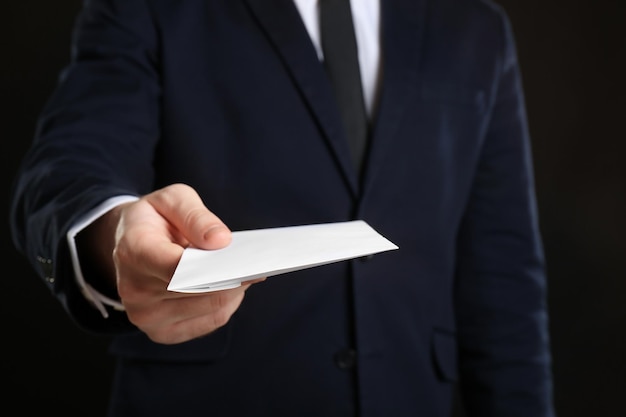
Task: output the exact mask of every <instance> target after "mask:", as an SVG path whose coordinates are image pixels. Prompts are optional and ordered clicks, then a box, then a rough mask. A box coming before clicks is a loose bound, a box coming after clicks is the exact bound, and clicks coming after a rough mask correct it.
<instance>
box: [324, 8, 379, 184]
mask: <svg viewBox="0 0 626 417" xmlns="http://www.w3.org/2000/svg"><path fill="white" fill-rule="evenodd" d="M320 31H321V39H322V51H323V53H324V66H325V67H326V70H327V72H328V75H329V77H330V81H331V83H332V86H333V89H334V91H335V95H336V97H337V103H338V104H339V110H340V112H341V117H342V119H343V124H344V127H345V129H346V134H347V136H348V141H349V146H350V151H351V152H352V158H353V161H354V165H355V167H356V169H357V172H358V173H360V172H361V165H362V162H363V159H364V155H365V151H366V148H367V136H368V121H367V115H366V113H365V103H364V101H363V91H362V85H361V73H360V70H359V60H358V56H357V45H356V37H355V34H354V27H353V24H352V12H351V10H350V0H320Z"/></svg>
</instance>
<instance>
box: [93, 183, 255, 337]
mask: <svg viewBox="0 0 626 417" xmlns="http://www.w3.org/2000/svg"><path fill="white" fill-rule="evenodd" d="M93 226H94V228H93V230H91V231H90V234H91V235H92V236H93V238H92V239H90V241H91V242H93V243H95V242H98V241H99V242H100V245H101V243H102V242H103V240H102V238H103V237H104V238H105V239H106V237H107V236H109V242H110V244H109V245H105V246H104V249H102V252H101V253H100V255H99V259H102V260H104V261H105V262H111V261H112V265H110V266H111V269H113V266H114V271H115V273H114V275H115V277H116V278H115V283H116V286H117V292H118V294H119V297H120V299H121V301H122V304H123V305H124V307H125V309H126V313H127V315H128V319H129V320H130V321H131V322H132V323H133V324H135V325H136V326H137V327H138V328H139V329H141V330H142V331H143V332H145V333H146V334H147V335H148V337H149V338H150V339H151V340H153V341H155V342H158V343H163V344H175V343H181V342H185V341H188V340H191V339H194V338H197V337H201V336H204V335H206V334H209V333H211V332H213V331H214V330H216V329H218V328H219V327H221V326H223V325H225V324H226V323H227V322H228V320H229V319H230V317H231V316H232V314H233V313H234V312H235V311H236V310H237V308H239V305H240V304H241V302H242V300H243V297H244V294H245V291H246V290H247V289H248V288H249V287H250V285H251V284H253V283H256V282H259V281H262V280H263V279H260V280H255V281H251V282H248V283H245V284H243V285H242V286H241V287H238V288H234V289H228V290H222V291H215V292H209V293H201V294H183V293H176V292H171V291H168V290H167V285H168V283H169V281H170V279H171V277H172V275H173V274H174V270H175V269H176V266H177V264H178V262H179V260H180V258H181V256H182V253H183V250H184V248H185V247H188V246H194V247H198V248H201V249H209V250H211V249H220V248H223V247H225V246H227V245H228V244H229V243H230V240H231V232H230V230H229V229H228V227H226V225H224V223H222V221H221V220H220V219H219V218H218V217H217V216H215V215H214V214H213V213H212V212H210V211H209V210H208V209H207V208H206V207H205V206H204V204H203V203H202V201H201V199H200V197H199V195H198V194H197V193H196V191H195V190H194V189H193V188H191V187H189V186H187V185H183V184H174V185H171V186H168V187H165V188H162V189H160V190H157V191H154V192H153V193H150V194H148V195H146V196H144V197H142V198H141V199H139V200H138V201H136V202H132V203H126V204H123V205H121V206H119V207H116V208H115V209H113V210H111V211H110V212H109V213H107V214H106V215H105V216H103V218H101V219H100V220H98V222H96V224H94V225H93ZM90 227H91V226H90ZM96 236H99V237H100V239H97V238H96ZM101 247H102V245H101ZM111 247H112V249H111ZM92 248H93V246H92ZM107 258H108V259H107ZM111 275H113V274H111Z"/></svg>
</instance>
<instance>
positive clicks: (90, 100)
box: [11, 0, 553, 417]
mask: <svg viewBox="0 0 626 417" xmlns="http://www.w3.org/2000/svg"><path fill="white" fill-rule="evenodd" d="M323 1H326V0H323ZM323 1H322V2H323ZM322 2H320V3H322ZM317 7H318V4H317V2H315V1H304V0H302V1H287V0H271V1H268V0H263V1H261V0H230V1H219V0H187V1H185V2H173V1H165V0H162V1H145V0H91V1H87V2H86V3H85V6H84V10H83V11H82V13H81V15H80V17H79V19H78V21H77V26H76V32H75V36H74V39H73V51H74V52H73V57H72V62H71V63H70V65H69V66H68V68H67V70H66V71H64V73H63V76H62V78H61V80H60V83H59V87H58V89H57V90H56V92H55V93H54V95H53V97H51V99H50V101H49V103H48V104H47V106H46V108H45V109H44V111H43V112H42V115H41V118H40V123H39V126H38V130H37V135H36V138H35V141H34V143H33V146H32V148H31V150H30V151H29V152H28V154H27V155H26V156H25V158H24V161H23V164H22V167H21V169H20V171H19V172H18V175H17V178H16V182H15V188H14V195H13V200H12V201H13V204H12V217H11V225H12V232H13V237H14V240H15V244H16V246H17V247H18V249H19V250H21V251H22V252H23V253H24V254H25V256H27V257H28V258H29V259H30V260H31V261H32V263H33V266H34V267H35V268H36V269H37V270H38V271H39V273H40V275H41V276H42V278H43V279H44V281H45V282H46V284H47V285H48V287H49V288H50V290H51V291H52V292H53V294H54V295H55V296H56V297H57V298H58V299H59V301H60V302H61V303H62V304H63V306H64V307H65V308H66V310H67V312H68V314H69V315H70V316H71V317H72V318H73V319H74V320H75V321H76V323H77V324H78V325H79V326H81V328H83V329H85V330H86V331H91V332H98V333H105V334H111V335H112V337H113V340H112V345H111V352H112V353H113V354H114V355H115V356H116V358H117V361H118V362H117V363H118V365H117V369H116V372H117V373H116V378H115V384H114V387H113V395H112V398H111V406H110V410H109V415H110V416H116V417H120V416H134V415H141V416H144V415H151V416H172V415H177V416H178V415H183V416H191V417H193V416H200V415H203V416H204V415H211V416H294V415H297V416H325V417H328V416H355V415H358V416H364V417H365V416H417V415H419V416H445V415H449V414H450V411H451V407H452V401H453V392H454V390H455V388H456V387H457V385H458V387H459V389H460V392H461V394H462V399H463V404H464V408H465V409H466V411H467V414H468V415H470V416H481V417H482V416H533V417H539V416H552V415H553V409H552V404H551V375H550V353H549V342H548V333H547V316H546V305H545V284H546V283H545V274H544V265H543V254H542V248H541V242H540V236H539V231H538V225H537V215H536V207H535V196H534V189H533V177H532V162H531V154H530V147H529V146H530V143H529V137H528V132H527V127H526V119H525V113H524V104H523V95H522V88H521V82H520V73H519V67H518V62H517V58H516V52H515V46H514V41H513V35H512V30H511V27H510V25H509V22H508V20H507V18H506V15H505V14H504V13H503V11H502V10H501V9H500V8H499V7H497V6H496V5H494V4H492V3H489V2H486V1H480V0H385V1H381V2H380V4H379V3H378V2H377V1H373V0H368V1H352V11H351V12H350V13H349V14H350V15H351V17H352V18H353V22H354V27H355V30H354V33H355V34H356V35H355V37H356V43H357V45H358V54H359V55H358V58H359V64H360V74H359V77H360V79H359V81H360V83H361V85H362V86H363V91H362V93H363V98H362V103H361V104H362V106H363V108H364V109H365V111H366V115H367V118H368V120H369V122H368V125H367V126H366V128H365V130H366V131H367V132H368V133H367V136H368V137H367V139H368V143H367V145H365V149H366V150H365V155H364V156H362V157H356V156H354V154H353V153H351V147H350V146H349V143H350V142H349V136H350V135H349V133H348V132H349V130H348V129H346V126H348V125H349V124H350V123H347V122H344V121H343V119H342V116H343V115H344V110H343V107H340V106H339V105H340V103H341V102H342V100H341V97H342V95H341V93H337V92H336V91H335V88H339V87H340V86H341V85H344V84H345V83H343V84H342V83H339V84H341V85H337V83H335V82H334V81H335V78H334V76H333V75H332V74H333V73H332V72H331V68H330V67H331V64H330V63H329V62H326V61H328V59H327V58H328V56H327V54H328V53H327V52H326V50H325V48H324V46H325V45H327V44H328V43H329V42H330V43H333V41H328V40H327V38H324V39H322V36H321V35H322V34H321V28H323V22H319V21H318V20H323V19H320V18H321V17H323V16H325V14H324V13H323V12H321V11H318V9H317ZM319 7H322V5H319ZM329 15H330V16H338V15H339V13H330V14H329ZM318 25H319V26H318ZM378 39H380V42H378ZM331 54H332V53H331ZM339 55H341V53H340V54H339ZM346 56H347V55H346ZM357 102H358V100H357ZM359 165H360V166H361V168H359ZM352 219H363V220H365V221H367V222H368V223H369V224H370V225H372V226H373V227H374V228H375V229H376V230H378V231H379V232H381V233H382V234H383V235H384V236H386V237H387V238H389V239H390V240H391V241H393V242H394V243H396V244H397V245H398V246H399V248H400V249H399V250H397V251H393V252H391V253H385V254H380V255H376V256H373V257H367V258H362V259H356V260H351V261H345V262H339V263H334V264H331V265H326V266H320V267H316V268H311V269H306V270H303V271H299V272H294V273H290V274H285V275H281V276H276V277H272V278H269V279H267V280H257V281H253V282H248V283H245V284H244V285H242V286H241V287H238V288H234V289H229V290H223V291H217V292H209V293H203V294H193V295H187V294H179V293H174V292H170V291H167V284H168V282H169V279H170V278H171V276H172V274H173V272H174V270H175V268H176V265H177V264H178V261H179V260H180V257H181V255H182V252H183V249H184V248H186V247H189V246H195V247H199V248H203V249H208V250H214V249H220V248H223V247H225V246H227V245H228V244H229V242H230V239H231V235H230V233H231V231H232V230H246V229H257V228H265V227H278V226H287V225H301V224H314V223H325V222H334V221H345V220H352ZM245 261H246V260H245V259H242V260H241V262H245ZM261 281H262V282H261Z"/></svg>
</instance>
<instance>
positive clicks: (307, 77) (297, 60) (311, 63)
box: [245, 0, 358, 195]
mask: <svg viewBox="0 0 626 417" xmlns="http://www.w3.org/2000/svg"><path fill="white" fill-rule="evenodd" d="M245 1H246V2H247V3H248V5H249V6H250V10H251V11H252V13H253V14H254V15H255V16H256V18H257V19H258V21H259V23H260V25H261V26H262V28H263V30H264V31H265V32H266V34H267V35H268V38H269V39H270V41H271V42H272V44H273V45H274V47H275V48H276V50H277V52H278V54H279V56H280V57H281V58H282V60H283V62H284V63H285V66H286V68H287V70H288V71H289V74H290V75H291V76H292V78H293V80H294V84H295V85H296V86H297V88H298V89H299V91H300V93H301V94H302V96H303V98H304V100H305V101H306V103H307V104H308V106H309V108H310V110H311V112H312V113H313V115H314V117H315V119H316V121H317V123H318V125H319V126H320V129H321V130H322V132H323V135H324V136H325V138H326V139H327V140H328V142H329V146H330V148H331V149H332V151H333V153H334V155H335V158H336V159H337V161H339V165H340V166H341V169H342V171H343V175H344V178H345V180H346V182H347V183H348V185H349V187H350V188H351V190H352V192H353V193H354V195H356V193H357V186H358V183H357V178H356V174H355V172H354V168H353V166H352V163H351V160H350V154H349V149H348V143H347V139H346V137H345V134H344V133H343V131H342V129H341V120H340V117H339V109H338V108H337V104H336V102H335V99H334V97H333V93H332V90H331V86H330V81H329V80H328V77H327V75H326V73H325V71H324V68H323V66H322V65H321V64H320V62H319V59H318V57H317V53H316V51H315V47H314V46H313V43H312V42H311V39H310V38H309V35H308V33H307V31H306V28H305V26H304V24H303V23H302V20H301V18H300V15H299V13H298V10H297V9H296V7H295V5H294V4H293V1H292V0H245Z"/></svg>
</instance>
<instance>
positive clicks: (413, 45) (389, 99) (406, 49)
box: [363, 0, 427, 192]
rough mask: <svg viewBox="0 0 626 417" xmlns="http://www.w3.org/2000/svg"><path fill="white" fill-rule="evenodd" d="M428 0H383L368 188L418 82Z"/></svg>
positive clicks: (365, 179)
mask: <svg viewBox="0 0 626 417" xmlns="http://www.w3.org/2000/svg"><path fill="white" fill-rule="evenodd" d="M426 13H427V10H426V0H381V31H382V35H381V39H382V49H381V52H382V54H381V56H382V57H383V61H382V83H381V86H380V94H379V97H380V99H379V102H378V111H377V114H376V116H375V119H374V124H373V132H372V141H371V145H370V153H369V155H368V158H369V159H368V163H367V168H366V171H365V177H364V190H363V191H364V192H367V187H368V186H369V185H371V184H372V182H373V179H374V177H375V175H376V172H377V168H378V167H380V166H381V165H382V164H384V163H390V162H389V161H387V162H385V156H386V154H387V152H388V151H389V148H391V147H392V146H393V144H392V142H393V141H392V139H393V136H394V134H395V132H396V130H397V128H398V125H399V123H400V120H401V118H402V115H403V114H404V111H405V109H406V107H407V104H408V100H409V98H410V96H411V95H412V94H414V93H415V90H416V87H417V85H418V64H419V62H418V61H419V58H420V56H421V49H422V39H423V33H424V28H425V16H426Z"/></svg>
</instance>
